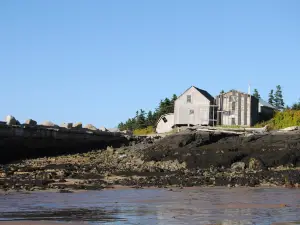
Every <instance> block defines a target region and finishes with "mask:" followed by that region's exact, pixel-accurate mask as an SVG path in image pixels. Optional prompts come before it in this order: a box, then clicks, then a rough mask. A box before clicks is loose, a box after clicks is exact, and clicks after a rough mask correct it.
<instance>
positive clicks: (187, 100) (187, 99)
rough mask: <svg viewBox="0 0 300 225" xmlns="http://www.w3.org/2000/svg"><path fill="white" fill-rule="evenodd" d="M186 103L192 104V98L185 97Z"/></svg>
mask: <svg viewBox="0 0 300 225" xmlns="http://www.w3.org/2000/svg"><path fill="white" fill-rule="evenodd" d="M186 102H187V103H192V96H191V95H187V96H186Z"/></svg>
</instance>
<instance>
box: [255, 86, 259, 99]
mask: <svg viewBox="0 0 300 225" xmlns="http://www.w3.org/2000/svg"><path fill="white" fill-rule="evenodd" d="M253 96H254V97H256V98H257V99H260V95H259V93H258V90H257V89H256V88H255V89H254V92H253Z"/></svg>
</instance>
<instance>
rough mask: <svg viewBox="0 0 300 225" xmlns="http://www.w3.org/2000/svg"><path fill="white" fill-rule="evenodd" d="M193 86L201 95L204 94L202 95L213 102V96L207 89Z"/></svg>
mask: <svg viewBox="0 0 300 225" xmlns="http://www.w3.org/2000/svg"><path fill="white" fill-rule="evenodd" d="M193 87H194V88H196V89H197V91H199V92H200V93H201V94H202V95H204V97H205V98H207V99H208V100H209V101H210V102H213V101H214V100H215V98H214V97H213V96H211V94H209V93H208V92H207V91H205V90H202V89H200V88H197V87H195V86H193Z"/></svg>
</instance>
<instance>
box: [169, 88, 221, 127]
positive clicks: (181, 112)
mask: <svg viewBox="0 0 300 225" xmlns="http://www.w3.org/2000/svg"><path fill="white" fill-rule="evenodd" d="M214 102H215V100H214V97H213V96H211V95H210V94H209V93H208V92H207V91H205V90H202V89H199V88H197V87H195V86H192V87H190V88H189V89H187V90H186V91H185V92H184V93H183V94H181V95H180V96H179V97H178V98H177V100H176V101H175V107H174V125H175V126H186V125H212V124H213V121H214V118H215V117H216V111H217V110H216V108H214V106H213V105H214ZM214 110H215V115H214Z"/></svg>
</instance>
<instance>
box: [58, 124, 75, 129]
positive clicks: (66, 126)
mask: <svg viewBox="0 0 300 225" xmlns="http://www.w3.org/2000/svg"><path fill="white" fill-rule="evenodd" d="M60 127H63V128H67V129H71V128H72V127H73V123H62V124H61V125H60Z"/></svg>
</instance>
